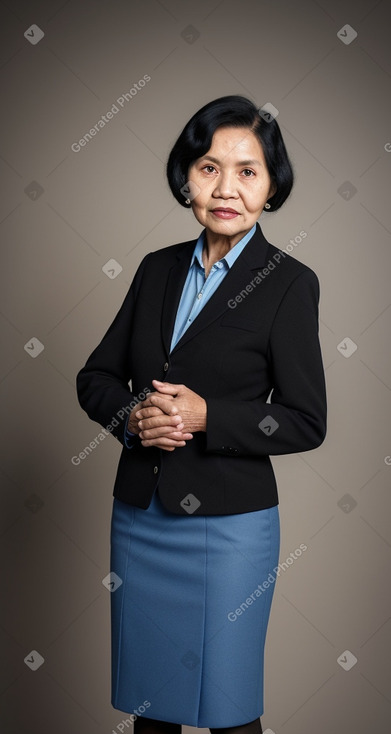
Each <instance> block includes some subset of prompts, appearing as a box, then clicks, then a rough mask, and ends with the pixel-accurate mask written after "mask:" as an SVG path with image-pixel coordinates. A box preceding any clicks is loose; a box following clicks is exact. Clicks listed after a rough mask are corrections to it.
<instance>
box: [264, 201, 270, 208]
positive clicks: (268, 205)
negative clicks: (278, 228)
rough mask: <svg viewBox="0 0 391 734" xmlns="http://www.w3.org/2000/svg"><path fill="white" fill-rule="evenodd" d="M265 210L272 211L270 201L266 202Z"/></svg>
mask: <svg viewBox="0 0 391 734" xmlns="http://www.w3.org/2000/svg"><path fill="white" fill-rule="evenodd" d="M265 209H270V204H269V202H268V201H267V202H266V204H265Z"/></svg>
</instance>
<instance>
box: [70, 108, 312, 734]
mask: <svg viewBox="0 0 391 734" xmlns="http://www.w3.org/2000/svg"><path fill="white" fill-rule="evenodd" d="M167 177H168V182H169V185H170V188H171V191H172V193H173V195H174V196H175V198H176V199H177V201H178V202H179V203H180V204H181V205H183V206H186V207H188V208H191V209H192V211H193V214H194V216H195V217H196V219H197V221H198V222H199V223H200V224H201V225H202V226H203V230H202V232H201V234H200V236H199V237H198V239H197V240H190V241H188V242H182V243H180V244H176V245H171V246H169V247H164V248H163V249H160V250H157V251H156V252H152V253H150V254H148V255H147V256H146V257H144V259H143V260H142V262H141V264H140V266H139V268H138V270H137V272H136V275H135V277H134V280H133V283H132V285H131V287H130V289H129V292H128V294H127V296H126V298H125V300H124V302H123V304H122V307H121V308H120V310H119V312H118V313H117V316H116V317H115V319H114V321H113V323H112V324H111V326H110V328H109V329H108V331H107V333H106V334H105V336H104V337H103V339H102V341H101V342H100V344H99V345H98V346H97V348H96V349H95V350H94V351H93V352H92V354H91V356H90V357H89V359H88V360H87V363H86V365H85V367H84V368H83V369H82V370H81V371H80V372H79V374H78V376H77V387H78V396H79V400H80V404H81V406H82V407H83V408H84V410H86V412H87V413H88V415H89V416H90V418H92V419H93V420H95V421H97V422H99V423H100V424H101V425H103V426H106V427H107V429H108V430H110V431H112V433H113V435H115V436H116V438H117V439H118V440H119V441H120V442H121V444H122V445H123V448H122V453H121V457H120V462H119V466H118V471H117V476H116V481H115V486H114V492H113V494H114V500H113V513H112V525H111V572H112V573H114V574H116V577H119V578H118V579H117V578H116V577H114V576H113V579H116V583H115V585H114V587H113V588H115V590H114V591H113V593H112V594H111V605H112V606H111V620H112V705H113V706H114V707H115V708H117V709H120V710H122V711H126V712H129V713H132V717H133V719H135V724H134V726H135V732H136V734H139V733H140V732H142V733H143V734H152V733H154V734H158V733H159V732H180V728H181V724H187V725H190V726H196V727H208V728H209V729H210V731H211V732H214V731H217V730H220V731H227V732H232V733H233V732H237V733H238V734H239V732H240V733H243V734H253V733H254V734H259V732H262V729H261V724H260V720H259V718H260V716H261V715H262V713H263V662H264V644H265V636H266V629H267V624H268V619H269V613H270V608H271V602H272V596H273V591H274V580H275V575H273V569H274V570H275V567H276V566H277V565H278V557H279V543H280V538H279V514H278V496H277V488H276V482H275V478H274V473H273V469H272V466H271V462H270V459H269V456H270V455H273V454H287V453H293V452H301V451H307V450H310V449H314V448H316V447H317V446H319V445H320V444H321V443H322V441H323V439H324V437H325V432H326V396H325V383H324V372H323V366H322V358H321V350H320V346H319V339H318V301H319V285H318V279H317V276H316V275H315V273H314V272H313V271H312V270H311V269H310V268H308V267H307V266H305V265H304V264H302V263H300V262H299V261H297V260H295V259H294V258H292V257H290V256H289V255H287V254H286V253H284V252H282V251H280V250H278V249H277V248H276V247H274V246H273V245H271V244H269V243H268V242H267V240H266V239H265V237H264V235H263V233H262V230H261V227H260V225H259V223H258V221H257V220H258V218H259V217H260V216H261V214H262V212H263V211H264V210H268V211H276V210H277V209H279V208H280V207H281V205H282V204H283V203H284V201H285V200H286V198H287V197H288V195H289V193H290V191H291V188H292V184H293V173H292V167H291V165H290V162H289V158H288V155H287V152H286V149H285V145H284V142H283V140H282V137H281V133H280V129H279V126H278V124H277V122H276V120H275V119H272V120H271V121H270V122H267V121H265V120H264V119H263V118H262V116H261V115H260V113H259V111H258V110H257V108H256V107H255V106H254V104H253V103H252V102H251V101H250V100H248V99H246V98H245V97H241V96H228V97H221V98H219V99H216V100H214V101H212V102H210V103H209V104H207V105H205V106H204V107H202V108H201V109H200V110H199V111H198V112H196V113H195V114H194V116H193V117H192V118H191V119H190V120H189V122H188V123H187V124H186V126H185V127H184V129H183V131H182V133H181V134H180V136H179V138H178V139H177V141H176V143H175V145H174V147H173V149H172V150H171V153H170V155H169V158H168V163H167ZM130 381H131V389H129V383H130ZM233 612H234V613H233Z"/></svg>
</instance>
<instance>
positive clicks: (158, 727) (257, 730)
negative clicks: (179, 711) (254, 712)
mask: <svg viewBox="0 0 391 734" xmlns="http://www.w3.org/2000/svg"><path fill="white" fill-rule="evenodd" d="M181 731H182V726H181V724H171V723H170V722H169V721H159V720H158V719H146V718H145V716H138V717H137V719H136V721H135V722H134V729H133V732H134V734H181ZM210 732H211V734H262V727H261V722H260V720H259V719H255V720H254V721H250V722H249V723H248V724H242V725H241V726H226V727H222V728H221V729H216V728H214V729H210Z"/></svg>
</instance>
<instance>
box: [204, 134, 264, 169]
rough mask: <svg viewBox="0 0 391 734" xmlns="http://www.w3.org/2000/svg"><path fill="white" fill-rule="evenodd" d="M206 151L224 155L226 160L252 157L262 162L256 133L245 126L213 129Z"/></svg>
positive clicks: (262, 157) (261, 152)
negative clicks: (209, 144)
mask: <svg viewBox="0 0 391 734" xmlns="http://www.w3.org/2000/svg"><path fill="white" fill-rule="evenodd" d="M208 153H211V154H212V155H215V156H216V157H218V156H219V155H220V156H224V158H225V159H226V160H227V159H229V160H231V161H234V160H238V161H239V160H244V159H250V158H254V159H256V160H259V161H260V162H264V155H263V150H262V145H261V143H260V141H259V140H258V138H257V137H256V135H255V134H254V133H253V132H252V130H250V129H249V128H246V127H228V126H224V127H218V128H217V130H215V132H214V134H213V137H212V142H211V146H210V148H209V151H207V153H205V156H203V157H206V156H207V154H208Z"/></svg>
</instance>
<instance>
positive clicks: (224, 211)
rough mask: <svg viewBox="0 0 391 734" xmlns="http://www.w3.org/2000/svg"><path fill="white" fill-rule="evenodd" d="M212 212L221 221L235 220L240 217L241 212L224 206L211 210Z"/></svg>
mask: <svg viewBox="0 0 391 734" xmlns="http://www.w3.org/2000/svg"><path fill="white" fill-rule="evenodd" d="M211 212H212V214H214V215H215V216H216V217H219V219H233V217H238V216H239V212H237V211H236V210H235V209H230V208H229V207H223V206H219V207H216V209H211Z"/></svg>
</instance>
